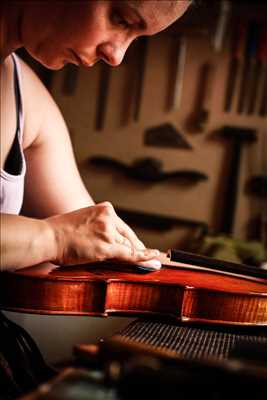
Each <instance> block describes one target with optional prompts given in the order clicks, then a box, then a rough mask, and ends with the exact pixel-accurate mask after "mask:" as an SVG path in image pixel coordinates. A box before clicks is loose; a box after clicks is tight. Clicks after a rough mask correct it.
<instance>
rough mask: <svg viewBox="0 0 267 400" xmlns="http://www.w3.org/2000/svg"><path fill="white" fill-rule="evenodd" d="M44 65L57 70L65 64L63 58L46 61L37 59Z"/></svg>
mask: <svg viewBox="0 0 267 400" xmlns="http://www.w3.org/2000/svg"><path fill="white" fill-rule="evenodd" d="M38 61H39V62H40V63H41V64H42V65H43V66H44V67H46V68H48V69H52V70H54V71H58V70H59V69H61V68H63V67H64V66H65V65H66V62H65V61H64V60H57V61H54V62H47V61H43V60H38Z"/></svg>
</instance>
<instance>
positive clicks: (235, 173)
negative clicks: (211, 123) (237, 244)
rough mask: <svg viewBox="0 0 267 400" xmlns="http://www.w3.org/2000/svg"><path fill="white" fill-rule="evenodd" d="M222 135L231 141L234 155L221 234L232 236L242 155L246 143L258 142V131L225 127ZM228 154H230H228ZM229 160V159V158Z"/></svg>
mask: <svg viewBox="0 0 267 400" xmlns="http://www.w3.org/2000/svg"><path fill="white" fill-rule="evenodd" d="M220 135H221V136H222V137H223V138H225V139H227V140H229V141H230V143H231V147H232V154H231V158H230V162H229V170H228V173H227V176H228V182H227V185H226V189H225V194H224V198H225V203H224V211H223V215H222V227H221V232H223V233H225V234H232V233H233V228H234V217H235V211H236V203H237V194H238V181H239V170H240V162H241V155H242V147H243V146H244V145H245V144H246V143H251V142H253V141H255V140H256V138H257V136H256V131H255V130H254V129H248V128H242V127H236V126H225V127H223V128H222V129H221V130H220ZM227 154H228V153H227ZM227 158H228V157H227Z"/></svg>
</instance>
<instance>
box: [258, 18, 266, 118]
mask: <svg viewBox="0 0 267 400" xmlns="http://www.w3.org/2000/svg"><path fill="white" fill-rule="evenodd" d="M259 59H260V60H261V81H262V82H263V84H262V86H263V91H262V98H261V103H260V108H259V115H261V116H263V117H264V116H266V115H267V27H266V26H265V27H264V29H263V31H262V35H261V41H260V47H259Z"/></svg>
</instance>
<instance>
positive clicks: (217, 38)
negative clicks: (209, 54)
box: [213, 0, 232, 53]
mask: <svg viewBox="0 0 267 400" xmlns="http://www.w3.org/2000/svg"><path fill="white" fill-rule="evenodd" d="M219 5H220V13H219V18H218V21H217V24H216V30H215V32H214V35H213V48H214V50H215V52H217V53H218V52H220V51H221V50H222V47H223V44H224V39H225V34H226V31H227V25H228V21H229V16H230V13H231V8H232V4H231V1H229V0H222V1H220V2H219Z"/></svg>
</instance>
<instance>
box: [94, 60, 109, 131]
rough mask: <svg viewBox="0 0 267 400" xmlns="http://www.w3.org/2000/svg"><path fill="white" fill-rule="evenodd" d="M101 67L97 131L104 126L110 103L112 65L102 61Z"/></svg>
mask: <svg viewBox="0 0 267 400" xmlns="http://www.w3.org/2000/svg"><path fill="white" fill-rule="evenodd" d="M100 68H101V70H100V75H99V91H98V99H97V109H96V123H95V128H96V130H97V131H100V130H102V129H103V128H104V124H105V117H106V112H107V105H108V92H109V86H110V80H111V66H110V65H107V64H106V63H104V62H102V64H101V65H100Z"/></svg>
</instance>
